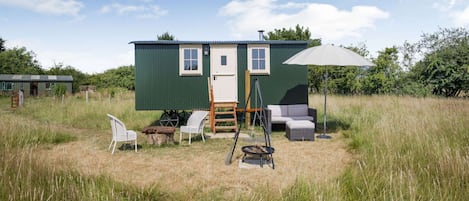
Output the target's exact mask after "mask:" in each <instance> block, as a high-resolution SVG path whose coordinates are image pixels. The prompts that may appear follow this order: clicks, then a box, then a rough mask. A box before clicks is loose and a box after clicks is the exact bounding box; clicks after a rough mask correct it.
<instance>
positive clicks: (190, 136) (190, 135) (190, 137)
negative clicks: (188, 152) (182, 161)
mask: <svg viewBox="0 0 469 201" xmlns="http://www.w3.org/2000/svg"><path fill="white" fill-rule="evenodd" d="M191 139H192V133H191V132H189V144H191Z"/></svg>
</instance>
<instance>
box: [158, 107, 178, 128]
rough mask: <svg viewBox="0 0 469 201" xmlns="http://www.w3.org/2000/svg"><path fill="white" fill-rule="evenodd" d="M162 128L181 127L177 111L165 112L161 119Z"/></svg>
mask: <svg viewBox="0 0 469 201" xmlns="http://www.w3.org/2000/svg"><path fill="white" fill-rule="evenodd" d="M160 125H161V126H171V127H177V126H178V125H179V115H178V112H177V111H176V110H169V111H166V110H165V111H164V112H163V114H161V117H160Z"/></svg>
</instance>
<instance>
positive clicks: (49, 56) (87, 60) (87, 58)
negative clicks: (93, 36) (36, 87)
mask: <svg viewBox="0 0 469 201" xmlns="http://www.w3.org/2000/svg"><path fill="white" fill-rule="evenodd" d="M6 47H7V48H14V47H16V48H21V47H26V48H27V50H28V51H33V52H34V54H35V58H36V59H37V60H38V61H39V63H40V65H41V67H42V68H44V69H49V68H51V67H53V66H54V65H55V64H63V65H65V66H72V67H73V68H76V69H78V70H80V71H81V72H84V73H89V74H92V73H102V72H104V71H106V70H108V69H111V68H117V67H120V66H124V65H134V50H133V46H129V45H127V44H125V45H124V46H122V47H116V48H112V49H106V50H102V49H89V50H86V49H85V50H83V49H78V50H74V49H63V48H64V47H53V48H52V47H50V46H49V45H47V44H45V43H44V42H41V41H40V40H35V39H15V40H7V41H6ZM65 48H66V47H65Z"/></svg>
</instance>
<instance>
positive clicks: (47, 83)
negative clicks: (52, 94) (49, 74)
mask: <svg viewBox="0 0 469 201" xmlns="http://www.w3.org/2000/svg"><path fill="white" fill-rule="evenodd" d="M45 85H46V86H45V88H46V90H47V91H51V90H52V89H53V88H54V86H55V82H46V84H45ZM47 85H49V86H47Z"/></svg>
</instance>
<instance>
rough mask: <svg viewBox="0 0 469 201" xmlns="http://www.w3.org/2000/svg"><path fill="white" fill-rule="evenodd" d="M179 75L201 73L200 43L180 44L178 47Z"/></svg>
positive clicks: (196, 74)
mask: <svg viewBox="0 0 469 201" xmlns="http://www.w3.org/2000/svg"><path fill="white" fill-rule="evenodd" d="M179 75H185V76H198V75H202V45H181V46H180V48H179Z"/></svg>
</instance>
